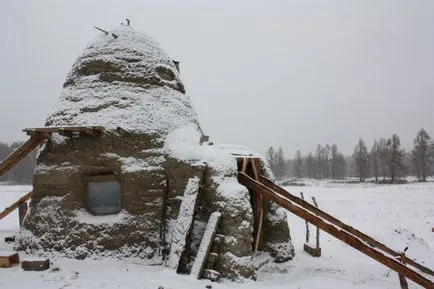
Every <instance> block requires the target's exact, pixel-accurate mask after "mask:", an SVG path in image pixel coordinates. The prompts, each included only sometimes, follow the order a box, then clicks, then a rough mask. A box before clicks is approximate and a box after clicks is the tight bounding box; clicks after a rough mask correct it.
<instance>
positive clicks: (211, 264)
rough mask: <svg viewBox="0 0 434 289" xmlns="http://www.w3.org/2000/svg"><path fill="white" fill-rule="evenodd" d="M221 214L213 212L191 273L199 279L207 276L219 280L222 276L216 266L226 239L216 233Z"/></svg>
mask: <svg viewBox="0 0 434 289" xmlns="http://www.w3.org/2000/svg"><path fill="white" fill-rule="evenodd" d="M221 215H222V214H221V213H220V212H214V213H212V214H211V216H210V218H209V220H208V224H207V225H206V228H205V232H204V234H203V237H202V241H201V242H200V245H199V250H198V251H197V255H196V259H195V260H194V263H193V267H192V268H191V273H190V274H192V275H193V276H194V277H196V278H197V279H200V278H205V279H210V280H211V281H218V280H219V278H220V272H218V271H216V270H215V269H214V268H215V263H216V261H217V259H218V255H219V254H218V253H219V249H220V245H221V244H222V243H223V241H224V236H223V235H219V234H217V233H216V232H217V228H218V226H219V223H220V219H221Z"/></svg>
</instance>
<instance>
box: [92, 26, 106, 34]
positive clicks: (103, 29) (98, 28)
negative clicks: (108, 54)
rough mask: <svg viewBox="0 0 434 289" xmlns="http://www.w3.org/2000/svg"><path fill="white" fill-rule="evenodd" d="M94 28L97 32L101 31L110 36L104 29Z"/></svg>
mask: <svg viewBox="0 0 434 289" xmlns="http://www.w3.org/2000/svg"><path fill="white" fill-rule="evenodd" d="M93 28H95V29H96V30H99V31H101V32H103V33H105V35H108V34H109V33H108V31H105V30H104V29H101V28H99V27H96V26H94V27H93Z"/></svg>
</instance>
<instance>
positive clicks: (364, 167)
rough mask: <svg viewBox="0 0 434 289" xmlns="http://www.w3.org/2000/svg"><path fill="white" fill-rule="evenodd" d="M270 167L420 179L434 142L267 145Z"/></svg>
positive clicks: (29, 167)
mask: <svg viewBox="0 0 434 289" xmlns="http://www.w3.org/2000/svg"><path fill="white" fill-rule="evenodd" d="M21 144H22V142H15V143H13V144H11V145H7V144H5V143H2V142H0V160H3V159H4V158H6V157H7V156H8V155H9V154H10V153H11V152H13V151H14V150H15V149H17V148H18V147H19V146H20V145H21ZM266 159H267V161H268V163H269V165H270V168H271V170H272V172H273V174H274V176H275V177H276V179H278V180H285V179H289V178H315V179H335V180H339V179H344V178H348V177H357V178H358V180H359V181H360V182H364V181H365V180H366V179H368V178H372V179H373V180H375V182H379V183H397V182H402V181H403V178H405V177H407V176H409V175H411V176H415V177H417V179H418V180H419V181H425V180H426V179H427V177H429V176H433V175H434V142H433V141H432V140H431V137H430V136H429V134H428V133H427V132H426V131H425V130H424V129H421V130H420V131H419V132H418V133H417V135H416V137H415V138H414V145H413V149H412V150H411V151H405V150H404V149H402V148H401V143H400V139H399V136H398V135H396V134H394V135H392V136H391V137H390V138H381V139H379V140H375V141H374V144H373V145H372V147H371V148H370V149H368V148H367V146H366V144H365V142H364V141H363V139H359V140H358V141H357V142H356V144H355V146H354V151H353V154H352V155H351V156H344V155H343V154H342V153H341V152H340V151H339V149H338V146H337V145H336V144H331V145H329V144H326V145H320V144H318V146H317V147H316V149H315V151H313V152H312V151H311V152H306V153H304V154H303V153H302V151H301V150H298V151H297V152H296V153H295V155H294V157H293V158H287V157H286V156H285V154H284V152H283V150H282V148H281V147H279V148H277V149H275V148H273V147H270V148H269V149H268V150H267V153H266ZM35 163H36V150H35V151H33V152H32V153H31V154H29V155H28V156H27V157H26V158H25V159H23V160H22V161H21V162H20V163H19V164H18V165H16V166H14V167H13V168H12V169H11V170H9V171H8V172H7V173H6V174H5V175H3V176H0V182H10V183H18V184H31V183H32V180H33V171H34V169H35Z"/></svg>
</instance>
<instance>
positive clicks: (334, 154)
mask: <svg viewBox="0 0 434 289" xmlns="http://www.w3.org/2000/svg"><path fill="white" fill-rule="evenodd" d="M338 157H339V151H338V146H337V145H336V144H332V146H331V158H330V172H331V177H332V179H336V178H337V176H338V172H337V170H338Z"/></svg>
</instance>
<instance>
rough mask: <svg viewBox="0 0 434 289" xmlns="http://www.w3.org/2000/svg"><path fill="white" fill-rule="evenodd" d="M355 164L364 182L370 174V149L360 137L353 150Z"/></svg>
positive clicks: (358, 174) (361, 180)
mask: <svg viewBox="0 0 434 289" xmlns="http://www.w3.org/2000/svg"><path fill="white" fill-rule="evenodd" d="M353 160H354V166H355V169H356V173H357V176H358V177H359V179H360V182H364V181H365V179H366V177H367V175H368V150H367V148H366V145H365V142H364V141H363V140H362V139H361V138H360V139H359V141H358V142H357V145H356V147H355V148H354V152H353Z"/></svg>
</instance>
